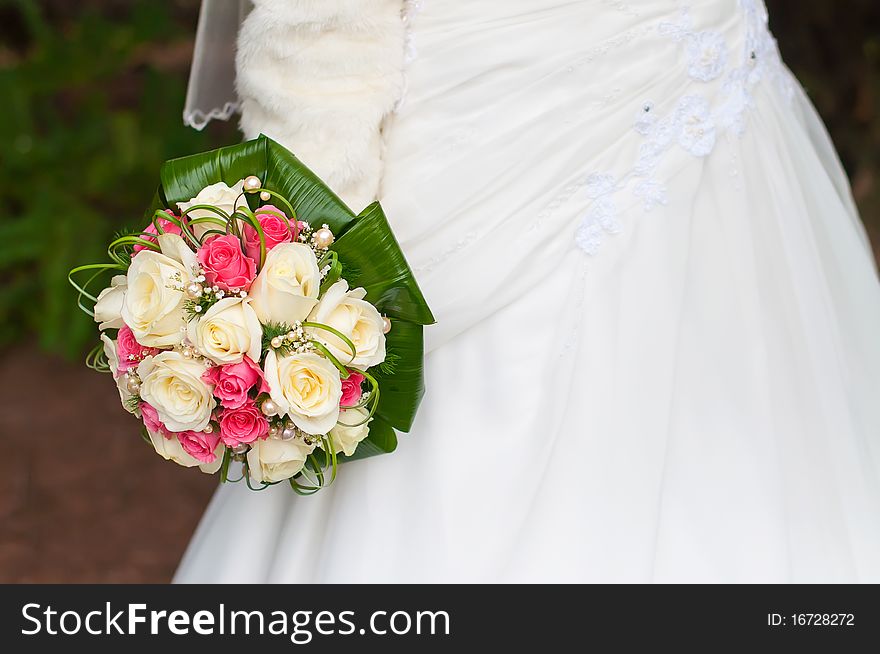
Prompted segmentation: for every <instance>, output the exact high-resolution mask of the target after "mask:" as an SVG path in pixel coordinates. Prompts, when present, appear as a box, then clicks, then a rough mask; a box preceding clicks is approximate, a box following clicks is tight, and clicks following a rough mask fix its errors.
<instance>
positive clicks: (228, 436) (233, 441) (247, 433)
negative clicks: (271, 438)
mask: <svg viewBox="0 0 880 654" xmlns="http://www.w3.org/2000/svg"><path fill="white" fill-rule="evenodd" d="M268 433H269V421H268V420H267V419H266V416H264V415H263V414H262V413H261V412H260V410H259V409H258V408H257V405H256V404H254V403H253V402H249V403H248V404H245V405H244V406H242V407H239V408H238V409H226V410H225V411H224V412H223V414H222V415H221V416H220V440H222V441H223V443H224V444H225V445H228V446H229V447H235V446H237V445H241V444H242V443H253V442H254V441H255V440H257V439H258V438H263V437H264V436H266V435H267V434H268Z"/></svg>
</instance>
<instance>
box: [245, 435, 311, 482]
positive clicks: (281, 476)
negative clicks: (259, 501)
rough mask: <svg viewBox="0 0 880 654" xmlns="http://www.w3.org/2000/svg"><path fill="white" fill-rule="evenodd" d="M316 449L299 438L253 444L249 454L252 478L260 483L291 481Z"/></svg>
mask: <svg viewBox="0 0 880 654" xmlns="http://www.w3.org/2000/svg"><path fill="white" fill-rule="evenodd" d="M314 449H315V446H314V444H312V445H306V444H305V443H304V442H303V441H302V440H300V439H299V438H294V439H293V440H289V441H281V440H276V439H274V438H268V439H266V440H259V441H256V442H255V443H252V444H251V449H250V450H249V451H248V453H247V462H248V470H249V471H250V475H251V478H252V479H253V480H255V481H258V482H267V483H271V482H275V481H284V480H285V479H290V478H291V477H293V476H294V475H295V474H297V473H298V472H299V471H300V470H302V469H303V466H304V465H305V463H306V457H308V455H309V454H311V453H312V451H313V450H314Z"/></svg>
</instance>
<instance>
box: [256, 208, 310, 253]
mask: <svg viewBox="0 0 880 654" xmlns="http://www.w3.org/2000/svg"><path fill="white" fill-rule="evenodd" d="M256 216H257V221H258V222H259V223H260V227H262V228H263V236H264V237H265V239H266V252H267V253H268V252H269V250H271V249H272V248H274V247H275V246H276V245H278V244H279V243H290V241H292V240H296V237H297V236H298V235H299V224H298V223H297V222H293V223H291V222H289V221H288V220H286V219H285V218H286V216H287V214H285V213H284V212H283V211H281V209H278V208H277V207H273V206H272V205H271V204H267V205H265V206H262V207H260V208H259V209H257V211H256ZM282 216H284V217H283V218H282ZM291 229H292V230H293V231H292V232H291ZM244 243H245V245H244V251H245V254H247V255H248V256H249V257H250V258H251V259H253V260H254V261H259V260H260V235H259V234H258V233H257V230H256V229H254V228H253V227H251V226H250V225H245V226H244Z"/></svg>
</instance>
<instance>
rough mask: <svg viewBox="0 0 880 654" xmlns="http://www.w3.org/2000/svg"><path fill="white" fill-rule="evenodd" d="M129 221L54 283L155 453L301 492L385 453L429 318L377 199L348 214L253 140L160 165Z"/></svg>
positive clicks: (411, 405) (418, 384) (402, 421)
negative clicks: (138, 221) (102, 248)
mask: <svg viewBox="0 0 880 654" xmlns="http://www.w3.org/2000/svg"><path fill="white" fill-rule="evenodd" d="M145 222H146V226H145V227H143V228H142V229H141V230H139V231H136V232H132V233H127V234H122V235H121V236H119V237H118V238H116V239H115V240H114V241H113V242H112V243H110V245H109V247H108V255H109V257H110V261H109V262H107V263H99V264H88V265H84V266H79V267H77V268H75V269H74V270H72V271H71V273H70V280H71V283H72V284H73V286H74V287H75V288H76V289H77V290H78V291H79V305H80V307H82V308H83V309H84V310H85V311H87V312H88V313H89V314H90V315H92V316H93V317H94V319H95V321H96V322H98V327H99V330H100V332H101V344H99V345H98V346H96V348H95V349H94V350H93V351H92V352H91V353H90V354H89V357H88V360H87V362H88V363H89V365H90V366H91V367H93V368H95V369H98V370H102V371H107V372H110V373H111V374H112V375H113V377H114V379H115V381H116V385H117V388H118V391H119V395H120V398H121V400H122V404H123V406H124V407H125V408H126V410H128V411H129V412H130V413H132V414H134V415H135V416H137V417H138V418H139V419H140V420H141V421H142V423H143V429H142V434H143V437H144V439H145V440H146V441H147V442H148V443H150V444H151V445H152V447H153V448H155V450H156V452H157V453H158V454H159V455H160V456H162V457H164V458H165V459H168V460H171V461H174V462H175V463H178V464H180V465H182V466H186V467H196V466H198V467H199V468H200V469H201V470H202V471H204V472H207V473H211V474H213V473H218V472H219V474H220V478H221V481H227V480H231V478H230V465H231V463H232V462H233V461H237V462H240V463H241V466H242V474H241V476H240V478H241V479H244V480H245V482H246V483H247V484H248V486H249V487H250V488H252V489H254V490H261V489H263V488H266V487H268V486H270V485H273V484H276V483H279V482H283V481H288V482H289V483H290V485H291V487H292V488H293V489H294V490H295V491H297V492H299V493H303V494H309V493H313V492H316V491H317V490H319V489H320V488H322V487H323V486H326V485H327V484H329V483H331V482H332V481H333V479H334V478H335V476H336V471H337V465H338V463H341V462H343V461H345V460H351V459H356V458H363V457H367V456H372V455H375V454H381V453H385V452H391V451H393V450H394V448H395V447H396V444H397V439H396V435H395V429H397V430H400V431H408V430H409V428H410V426H411V424H412V421H413V419H414V417H415V412H416V409H417V407H418V404H419V401H420V399H421V396H422V393H423V380H422V357H423V342H422V326H423V325H425V324H429V323H431V322H433V317H432V316H431V312H430V310H429V309H428V307H427V305H426V303H425V301H424V298H423V297H422V294H421V292H420V291H419V288H418V286H417V285H416V283H415V280H414V278H413V275H412V272H411V271H410V269H409V267H408V265H407V263H406V261H405V259H404V257H403V254H402V253H401V251H400V248H399V246H398V244H397V241H396V240H395V238H394V235H393V234H392V232H391V229H390V227H389V225H388V223H387V221H386V219H385V216H384V214H383V212H382V209H381V207H380V206H379V205H378V203H375V204H372V205H370V206H369V207H367V208H366V209H365V210H364V211H363V212H362V213H361V214H360V215H357V216H356V215H354V214H352V213H351V212H350V210H349V209H348V208H347V207H346V206H345V205H344V204H343V203H342V202H341V201H340V200H339V198H337V197H336V196H335V195H334V194H333V193H332V192H331V191H330V190H329V189H328V188H327V187H326V186H325V185H324V184H323V183H322V182H321V181H320V180H319V179H318V178H317V177H316V176H315V175H314V174H313V173H311V171H309V170H308V169H307V168H306V167H305V166H303V165H302V164H301V163H300V162H299V161H298V160H297V159H296V158H295V157H294V156H293V155H292V154H291V153H290V152H288V151H287V150H285V149H284V148H282V147H281V146H279V145H278V144H277V143H275V142H273V141H271V140H270V139H268V138H266V137H260V138H258V139H256V140H254V141H249V142H246V143H242V144H240V145H237V146H233V147H229V148H223V149H220V150H217V151H214V152H208V153H204V154H200V155H195V156H192V157H185V158H183V159H176V160H172V161H168V162H166V163H165V164H164V166H163V167H162V171H161V184H160V187H159V190H158V193H157V196H156V200H155V201H154V205H153V207H152V208H151V209H150V210H149V212H148V218H147V220H145ZM111 275H112V277H111V278H110V279H109V286H107V287H106V288H104V289H103V290H101V291H100V292H99V293H97V295H95V294H93V291H92V290H91V288H93V287H95V286H96V284H98V283H102V282H103V283H106V280H107V277H108V276H111ZM97 288H100V287H97ZM235 481H238V480H237V479H236V480H235Z"/></svg>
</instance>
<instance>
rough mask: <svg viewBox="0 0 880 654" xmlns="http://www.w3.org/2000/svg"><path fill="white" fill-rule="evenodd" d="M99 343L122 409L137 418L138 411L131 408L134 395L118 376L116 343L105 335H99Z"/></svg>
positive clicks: (121, 376)
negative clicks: (101, 345)
mask: <svg viewBox="0 0 880 654" xmlns="http://www.w3.org/2000/svg"><path fill="white" fill-rule="evenodd" d="M101 341H102V342H103V343H104V356H106V357H107V363H108V365H109V366H110V372H111V373H113V379H114V380H115V381H116V389H117V390H118V391H119V401H120V402H122V408H124V409H125V410H126V411H128V412H129V413H132V414H134V415H136V416H139V414H140V411H138V409H137V407H132V403H131V398H133V397H134V395H133V394H132V393H131V392H130V391H129V390H128V379H127V378H126V376H125V375H120V374H119V356H118V355H117V354H116V341H114V340H111V339H110V337H109V336H107V334H101Z"/></svg>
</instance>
